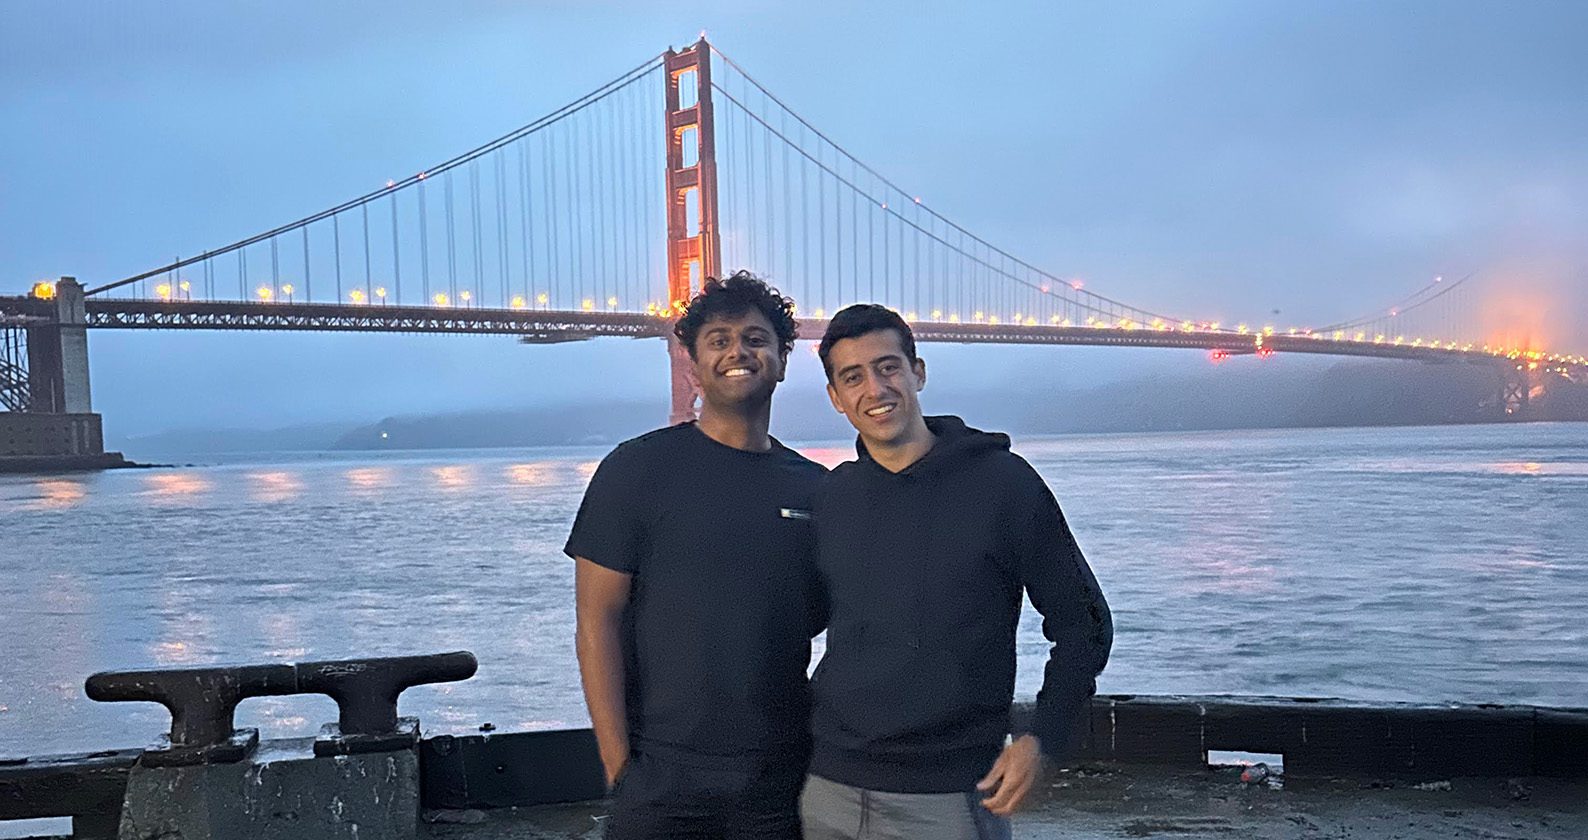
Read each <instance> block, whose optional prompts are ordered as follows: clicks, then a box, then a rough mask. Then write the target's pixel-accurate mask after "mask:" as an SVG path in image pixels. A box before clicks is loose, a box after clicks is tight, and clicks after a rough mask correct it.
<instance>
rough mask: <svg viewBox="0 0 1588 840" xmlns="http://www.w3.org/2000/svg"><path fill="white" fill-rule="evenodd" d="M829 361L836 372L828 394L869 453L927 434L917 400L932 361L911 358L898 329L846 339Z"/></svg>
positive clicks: (924, 384) (834, 347)
mask: <svg viewBox="0 0 1588 840" xmlns="http://www.w3.org/2000/svg"><path fill="white" fill-rule="evenodd" d="M827 359H828V363H829V364H830V366H831V367H832V371H833V374H832V379H831V380H830V381H829V382H828V383H827V396H828V397H829V398H831V399H832V401H833V408H836V409H838V410H839V411H840V412H842V413H843V415H844V416H845V417H847V418H849V422H850V424H851V425H853V426H854V427H855V431H857V432H859V433H860V440H861V442H862V443H864V444H865V445H866V448H867V449H870V450H876V449H879V448H889V447H897V446H900V445H903V444H904V443H906V442H908V441H910V440H913V439H914V438H915V437H917V436H919V435H921V434H923V433H926V423H925V421H923V420H922V419H921V402H920V399H919V397H918V396H917V395H918V394H919V393H920V391H921V389H922V388H924V387H926V363H925V362H923V361H921V360H920V359H911V358H909V357H908V356H907V355H906V354H905V352H904V347H903V344H902V342H900V340H899V333H898V332H897V331H895V330H891V329H881V330H873V331H872V332H868V333H865V334H864V335H858V336H854V337H852V338H845V339H841V340H839V341H838V342H837V343H835V344H833V346H832V348H831V349H830V350H829V351H828V356H827Z"/></svg>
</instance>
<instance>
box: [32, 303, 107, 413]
mask: <svg viewBox="0 0 1588 840" xmlns="http://www.w3.org/2000/svg"><path fill="white" fill-rule="evenodd" d="M54 315H55V317H54V318H53V319H52V320H51V321H50V322H49V323H47V324H43V325H38V326H33V327H30V328H29V329H28V395H29V402H30V405H29V409H30V410H31V411H35V412H40V413H44V414H91V413H93V411H94V407H93V401H92V398H91V396H90V393H89V387H88V312H87V306H86V304H85V303H84V299H83V287H82V284H80V283H78V282H77V278H75V277H62V278H61V279H60V282H58V283H56V284H55V312H54Z"/></svg>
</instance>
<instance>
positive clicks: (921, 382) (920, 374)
mask: <svg viewBox="0 0 1588 840" xmlns="http://www.w3.org/2000/svg"><path fill="white" fill-rule="evenodd" d="M911 367H913V368H915V390H917V391H921V390H923V389H925V388H926V360H925V359H921V358H917V359H916V360H915V362H914V363H912V364H911Z"/></svg>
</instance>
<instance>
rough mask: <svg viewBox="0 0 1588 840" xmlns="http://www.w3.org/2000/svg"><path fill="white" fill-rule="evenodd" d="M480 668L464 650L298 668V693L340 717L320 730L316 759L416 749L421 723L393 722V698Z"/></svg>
mask: <svg viewBox="0 0 1588 840" xmlns="http://www.w3.org/2000/svg"><path fill="white" fill-rule="evenodd" d="M478 667H479V663H478V662H476V661H475V658H474V654H472V653H469V652H468V651H457V652H454V653H440V654H435V655H433V656H392V657H386V658H383V659H351V660H343V661H335V662H304V663H301V664H299V665H298V666H297V669H298V685H299V687H300V690H301V691H303V692H312V693H315V694H324V695H327V696H328V697H330V698H331V699H332V700H335V701H336V707H337V712H338V720H337V722H336V723H328V724H326V725H325V726H324V727H323V728H322V729H321V730H320V737H319V738H318V739H316V740H315V742H314V754H315V755H351V754H354V753H366V752H384V751H386V750H392V749H398V748H401V747H412V746H414V745H416V744H418V743H419V721H418V720H417V719H416V718H401V719H399V718H398V717H397V696H398V695H399V694H402V692H403V691H404V690H406V689H409V688H412V687H413V686H416V685H427V684H430V683H438V682H456V681H458V680H466V679H468V678H469V677H472V676H474V672H475V670H476V669H477V668H478Z"/></svg>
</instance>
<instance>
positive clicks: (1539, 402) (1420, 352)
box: [0, 40, 1588, 455]
mask: <svg viewBox="0 0 1588 840" xmlns="http://www.w3.org/2000/svg"><path fill="white" fill-rule="evenodd" d="M658 141H660V142H658ZM740 267H744V268H749V269H751V270H753V271H755V272H756V273H757V274H760V275H762V276H765V277H768V278H769V279H770V280H771V281H772V282H773V283H774V284H776V285H777V286H779V288H781V289H782V290H783V292H784V293H786V294H788V295H789V296H790V297H792V298H793V299H794V300H795V301H797V302H798V304H799V310H798V312H797V315H798V316H799V318H800V320H801V322H802V324H803V325H804V326H803V327H802V330H803V332H804V334H805V335H806V336H807V337H812V336H814V335H816V334H819V330H820V328H821V327H822V326H823V324H824V323H825V320H826V318H827V316H828V314H830V313H832V312H836V311H837V310H838V309H840V308H842V307H843V306H846V305H848V304H850V303H855V302H861V301H870V302H880V303H883V304H886V305H888V306H891V307H893V308H894V309H896V310H898V311H899V312H900V313H901V314H902V315H904V317H905V318H907V319H908V320H910V321H911V322H913V323H914V324H915V326H916V329H917V336H918V338H919V339H920V340H922V341H942V342H957V343H993V344H1058V345H1087V346H1112V347H1160V348H1182V349H1195V350H1200V351H1203V352H1206V353H1208V354H1209V355H1210V356H1211V357H1212V358H1213V359H1214V360H1215V361H1218V360H1222V359H1225V358H1229V357H1231V356H1237V355H1255V356H1259V357H1267V356H1272V355H1275V354H1278V353H1312V354H1326V355H1335V356H1362V357H1374V358H1390V359H1405V360H1415V361H1423V362H1429V363H1467V364H1476V365H1482V366H1485V367H1487V368H1490V369H1492V370H1494V371H1495V385H1494V388H1493V389H1492V394H1493V396H1492V397H1491V398H1487V399H1486V400H1485V401H1484V405H1483V406H1481V407H1480V410H1481V411H1484V412H1488V413H1489V415H1492V416H1493V417H1494V418H1495V419H1505V418H1511V419H1527V418H1532V417H1538V416H1541V411H1542V410H1543V409H1544V408H1545V407H1547V406H1548V405H1550V403H1551V394H1552V393H1553V392H1557V391H1562V390H1566V391H1570V390H1571V389H1573V388H1575V387H1576V386H1580V385H1582V384H1584V383H1588V359H1585V358H1584V357H1583V356H1568V355H1564V354H1560V353H1552V352H1546V351H1543V350H1541V349H1539V348H1536V347H1529V346H1507V345H1505V344H1504V343H1501V342H1496V341H1492V340H1485V339H1484V338H1483V337H1482V336H1483V335H1485V330H1484V329H1483V328H1482V327H1481V326H1480V325H1479V324H1478V316H1480V315H1481V314H1482V311H1481V308H1480V307H1478V306H1476V305H1475V301H1476V299H1477V296H1476V295H1473V294H1471V290H1472V287H1473V286H1474V285H1475V282H1476V281H1474V278H1473V277H1472V276H1468V277H1463V278H1460V279H1459V280H1455V281H1453V282H1445V281H1444V280H1443V279H1442V278H1436V279H1435V280H1434V281H1433V282H1432V283H1429V284H1427V285H1426V286H1424V287H1423V288H1421V289H1419V290H1417V291H1416V292H1415V293H1413V294H1412V295H1410V296H1408V297H1406V298H1404V299H1403V300H1401V301H1398V302H1397V303H1396V304H1395V305H1394V306H1392V307H1390V308H1387V309H1383V310H1379V311H1377V312H1375V313H1372V314H1368V315H1364V316H1362V317H1360V318H1355V319H1350V320H1347V321H1342V322H1339V323H1335V324H1328V325H1323V326H1299V325H1298V326H1296V327H1290V326H1278V325H1258V324H1250V325H1248V324H1224V323H1221V322H1219V321H1216V320H1209V319H1204V318H1192V317H1176V316H1173V315H1170V314H1165V313H1162V312H1158V311H1155V310H1152V309H1146V308H1143V307H1139V306H1135V305H1131V304H1127V303H1124V302H1122V301H1120V300H1118V299H1115V298H1112V297H1108V296H1104V295H1102V294H1099V293H1097V292H1096V291H1095V290H1093V289H1091V288H1089V287H1087V286H1086V285H1085V284H1083V283H1082V282H1081V281H1079V280H1077V279H1074V278H1065V277H1061V276H1059V275H1057V274H1054V273H1051V272H1048V271H1045V270H1043V269H1041V268H1038V267H1037V266H1035V265H1032V264H1031V263H1029V262H1026V261H1024V260H1021V259H1020V258H1019V257H1017V256H1015V255H1014V254H1012V253H1010V252H1009V251H1007V250H1004V249H1003V248H1000V247H998V246H997V245H994V244H993V243H992V242H990V241H988V240H987V239H985V238H982V237H980V236H977V235H976V234H974V233H972V232H971V231H969V230H967V229H966V228H964V227H963V226H961V225H958V224H956V223H955V222H953V221H952V220H950V219H949V218H947V217H946V216H944V215H942V214H941V213H939V212H938V211H937V210H936V209H934V208H933V207H932V206H930V205H929V204H928V203H926V202H924V201H923V200H922V199H921V197H920V196H919V195H916V194H914V193H911V192H909V191H907V190H905V189H903V188H902V187H900V186H899V185H898V184H896V183H895V182H893V181H891V180H889V179H888V178H886V177H885V176H884V175H882V174H881V173H880V172H879V171H878V170H876V169H874V168H872V167H871V166H869V165H867V164H866V163H864V162H863V161H861V160H859V159H858V158H856V157H855V156H854V155H852V154H850V153H849V152H848V151H847V150H846V149H844V148H843V147H842V146H840V145H839V144H838V143H837V142H835V141H834V140H833V139H832V138H830V137H829V136H828V135H827V134H825V133H823V132H822V131H821V130H819V129H818V128H817V127H816V126H814V125H812V124H811V123H810V122H808V121H807V120H805V119H804V118H803V117H801V116H800V115H799V114H797V113H796V112H794V111H793V110H792V109H791V108H790V107H789V106H788V105H787V104H786V103H784V101H783V100H781V99H779V98H778V97H777V96H776V95H774V94H773V93H772V92H771V91H769V90H768V89H767V88H765V87H764V86H763V85H761V84H760V83H759V82H757V81H756V80H755V79H754V78H752V77H751V76H750V75H749V74H748V73H746V72H745V71H744V69H743V68H742V67H740V66H739V65H738V64H737V63H735V62H734V61H733V60H732V59H731V58H729V57H728V56H726V55H724V54H723V53H722V52H721V51H719V50H717V49H716V48H714V47H713V46H712V45H711V44H709V43H707V42H706V41H705V40H701V41H698V42H696V43H694V44H692V45H690V46H688V47H686V48H684V49H682V50H672V49H670V50H667V51H666V52H663V53H661V54H659V55H657V56H655V57H653V58H651V59H648V60H646V61H645V62H642V63H641V64H639V65H637V66H636V67H634V68H632V69H630V70H629V71H627V72H625V73H623V74H621V75H620V76H618V77H617V78H615V79H613V80H612V81H610V82H608V83H607V84H605V85H602V86H601V87H599V88H597V89H595V90H594V91H591V92H590V93H588V94H586V95H584V96H581V97H579V98H577V99H575V100H573V101H571V102H569V103H568V104H566V105H564V106H562V107H560V108H557V109H556V110H554V111H552V112H550V113H548V114H546V115H545V116H543V117H541V118H540V119H537V120H535V121H534V122H531V123H529V124H528V125H525V126H523V127H521V128H518V129H516V130H514V131H512V132H509V133H507V134H505V135H503V136H501V137H498V138H496V139H494V140H491V141H490V142H488V143H485V144H484V145H481V146H479V147H477V148H475V149H472V150H470V151H468V152H465V153H463V154H461V155H458V156H456V157H453V158H451V159H449V160H446V161H443V162H441V163H439V164H436V165H435V166H431V167H429V168H427V169H424V170H421V171H418V172H415V173H413V174H411V175H408V176H405V177H402V178H394V179H392V180H389V181H386V182H385V183H384V185H383V186H381V187H379V188H377V189H374V190H372V191H370V192H367V193H365V194H363V195H360V196H358V197H356V198H353V199H350V200H348V201H345V202H343V203H341V204H338V205H336V206H334V207H330V208H327V209H325V210H322V211H320V212H318V213H314V214H311V215H309V216H306V217H304V218H301V219H298V220H296V221H293V222H290V223H288V224H285V225H281V226H278V227H275V228H271V229H270V230H266V231H264V232H262V233H259V234H256V235H254V236H250V237H246V238H244V239H241V240H238V241H237V242H233V243H231V244H229V245H225V246H223V247H219V248H214V249H211V250H208V251H204V252H203V253H201V254H199V255H197V256H194V257H189V258H186V259H180V260H177V261H175V262H173V263H171V264H169V265H164V266H160V267H158V268H155V269H152V270H149V271H145V272H142V273H139V274H135V275H132V276H130V277H127V278H125V279H123V280H118V281H115V282H110V283H105V284H102V285H98V286H95V287H93V288H90V289H87V290H84V289H83V288H82V287H81V286H80V285H79V284H77V283H76V282H75V281H73V280H71V279H70V278H64V279H62V280H61V281H59V282H58V283H44V284H40V285H39V286H38V287H37V288H36V289H35V290H34V292H33V294H30V295H26V296H18V297H6V298H0V339H3V340H0V406H3V407H4V408H5V411H3V412H0V455H4V454H17V453H18V451H19V450H20V449H23V448H25V447H26V446H37V445H38V441H46V442H49V446H51V447H54V448H53V449H51V450H50V451H52V452H55V453H57V454H62V453H66V452H81V453H84V454H95V453H98V452H100V451H101V449H102V445H101V435H100V432H99V425H98V423H99V419H98V415H95V414H93V412H92V408H91V405H90V402H89V388H88V363H87V338H86V331H87V330H97V329H203V330H315V331H345V332H409V333H463V334H500V335H509V336H517V337H519V338H520V339H521V340H522V341H524V342H526V343H530V344H547V343H557V342H564V341H577V340H584V339H589V338H596V337H601V336H628V337H634V338H663V339H666V340H667V347H668V353H669V357H670V360H671V365H672V373H671V394H672V408H671V412H670V417H671V418H672V419H673V420H682V419H686V418H689V417H692V416H694V411H695V401H696V395H695V394H694V393H693V392H692V391H691V389H690V386H689V384H688V382H687V379H686V378H685V377H684V376H683V374H682V365H683V363H684V354H683V351H682V348H679V347H677V346H676V344H675V343H674V342H672V340H671V339H668V338H667V337H668V335H669V329H668V327H669V321H670V319H671V318H672V317H673V316H674V315H675V314H676V313H677V312H678V310H679V308H680V307H681V306H682V305H683V303H684V302H685V301H687V300H688V299H689V298H690V296H691V295H693V294H694V293H695V292H696V291H698V290H699V289H700V286H701V284H702V283H703V281H704V279H705V278H707V277H710V276H720V275H722V274H725V273H727V272H729V271H732V270H734V269H737V268H740ZM46 418H48V419H46ZM30 423H31V424H34V425H32V426H30V425H28V424H30ZM39 424H42V425H39ZM34 428H39V429H44V430H45V431H42V432H39V431H29V429H34ZM41 436H42V437H41ZM19 441H33V443H26V442H24V443H19ZM28 451H32V450H28Z"/></svg>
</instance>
